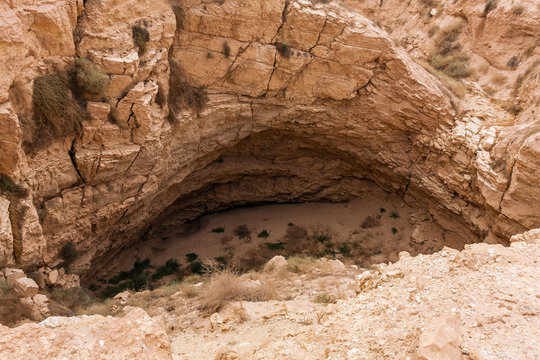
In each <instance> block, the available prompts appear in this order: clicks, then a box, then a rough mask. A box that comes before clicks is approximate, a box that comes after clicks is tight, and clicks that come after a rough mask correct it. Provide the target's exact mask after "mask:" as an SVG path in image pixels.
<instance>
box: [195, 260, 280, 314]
mask: <svg viewBox="0 0 540 360" xmlns="http://www.w3.org/2000/svg"><path fill="white" fill-rule="evenodd" d="M274 296H275V294H274V289H273V287H272V286H271V284H269V283H268V282H266V281H261V282H260V285H251V284H247V283H246V282H244V281H243V280H242V279H241V278H240V277H238V276H237V275H235V274H234V273H232V272H231V271H228V270H224V271H222V272H219V273H216V274H214V275H213V276H212V278H211V279H210V281H209V282H208V283H207V284H205V285H204V287H203V288H202V290H201V293H200V299H201V302H200V305H199V311H201V313H202V314H203V315H211V314H213V313H215V312H218V311H219V310H221V309H222V308H223V307H224V306H225V305H226V304H227V303H229V302H231V301H266V300H269V299H271V298H273V297H274Z"/></svg>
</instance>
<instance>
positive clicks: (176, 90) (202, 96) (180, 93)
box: [169, 63, 208, 117]
mask: <svg viewBox="0 0 540 360" xmlns="http://www.w3.org/2000/svg"><path fill="white" fill-rule="evenodd" d="M169 88H170V90H169V106H170V109H171V116H172V117H174V115H175V114H176V113H178V112H179V111H180V109H181V108H182V106H186V107H188V108H190V109H192V110H194V111H196V112H197V113H199V112H200V111H202V109H203V108H204V106H205V105H206V102H207V101H208V97H207V95H206V89H205V88H204V87H197V86H193V85H191V84H190V83H189V82H188V81H187V79H186V76H185V74H184V71H183V70H182V68H181V67H180V66H179V65H177V64H175V63H172V64H171V75H170V77H169Z"/></svg>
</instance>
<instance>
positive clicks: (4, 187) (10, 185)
mask: <svg viewBox="0 0 540 360" xmlns="http://www.w3.org/2000/svg"><path fill="white" fill-rule="evenodd" d="M0 194H3V195H4V196H6V197H10V196H14V197H16V198H23V197H26V196H27V195H28V190H27V189H25V188H23V187H22V186H20V185H18V184H16V183H15V182H14V181H13V180H12V179H11V178H10V177H9V176H7V175H5V174H0Z"/></svg>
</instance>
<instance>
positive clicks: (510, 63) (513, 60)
mask: <svg viewBox="0 0 540 360" xmlns="http://www.w3.org/2000/svg"><path fill="white" fill-rule="evenodd" d="M518 65H519V57H518V56H512V57H511V58H510V59H509V60H508V62H507V63H506V66H508V67H509V68H510V69H512V70H514V69H515V68H517V67H518Z"/></svg>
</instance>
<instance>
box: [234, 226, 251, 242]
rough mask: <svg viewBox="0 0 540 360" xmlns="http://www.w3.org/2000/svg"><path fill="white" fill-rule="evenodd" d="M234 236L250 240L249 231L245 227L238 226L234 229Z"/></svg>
mask: <svg viewBox="0 0 540 360" xmlns="http://www.w3.org/2000/svg"><path fill="white" fill-rule="evenodd" d="M234 235H236V236H238V238H239V239H251V231H250V230H249V228H248V227H247V225H238V226H237V227H236V228H235V229H234Z"/></svg>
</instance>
